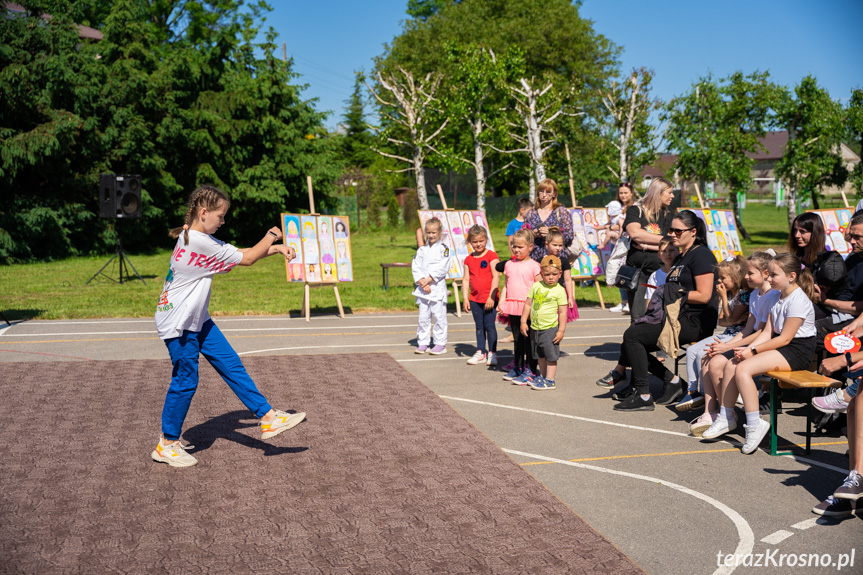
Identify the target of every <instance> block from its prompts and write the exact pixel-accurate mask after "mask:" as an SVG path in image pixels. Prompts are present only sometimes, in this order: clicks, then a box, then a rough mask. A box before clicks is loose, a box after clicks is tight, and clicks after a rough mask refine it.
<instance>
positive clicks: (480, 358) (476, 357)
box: [467, 350, 485, 365]
mask: <svg viewBox="0 0 863 575" xmlns="http://www.w3.org/2000/svg"><path fill="white" fill-rule="evenodd" d="M480 363H485V354H484V353H483V352H481V351H480V350H476V353H475V354H473V356H472V357H471V358H470V359H469V360H467V364H468V365H477V364H480Z"/></svg>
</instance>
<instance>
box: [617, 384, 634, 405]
mask: <svg viewBox="0 0 863 575" xmlns="http://www.w3.org/2000/svg"><path fill="white" fill-rule="evenodd" d="M635 393H636V391H635V388H634V387H632V386H631V385H627V386H626V387H624V388H623V389H621V390H620V391H615V392H614V393H612V394H611V399H613V400H614V401H623V400H624V399H629V398H630V397H632V396H633V395H635Z"/></svg>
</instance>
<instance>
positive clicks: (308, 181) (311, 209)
mask: <svg viewBox="0 0 863 575" xmlns="http://www.w3.org/2000/svg"><path fill="white" fill-rule="evenodd" d="M306 184H307V185H308V186H309V214H314V213H315V194H314V193H313V192H312V177H311V176H306Z"/></svg>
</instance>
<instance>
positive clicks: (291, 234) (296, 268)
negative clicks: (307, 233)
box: [282, 214, 305, 282]
mask: <svg viewBox="0 0 863 575" xmlns="http://www.w3.org/2000/svg"><path fill="white" fill-rule="evenodd" d="M282 234H283V235H284V236H285V245H286V246H288V247H289V248H293V249H294V252H295V253H296V254H297V257H295V258H294V259H293V260H291V262H290V263H288V269H287V273H288V281H289V282H301V281H304V280H305V274H304V273H303V249H302V241H301V240H300V216H297V215H293V214H282Z"/></svg>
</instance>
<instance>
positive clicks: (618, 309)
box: [608, 302, 623, 313]
mask: <svg viewBox="0 0 863 575" xmlns="http://www.w3.org/2000/svg"><path fill="white" fill-rule="evenodd" d="M608 311H610V312H611V313H621V312H622V311H623V302H621V303H619V304H617V305H616V306H614V307H610V308H608Z"/></svg>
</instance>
